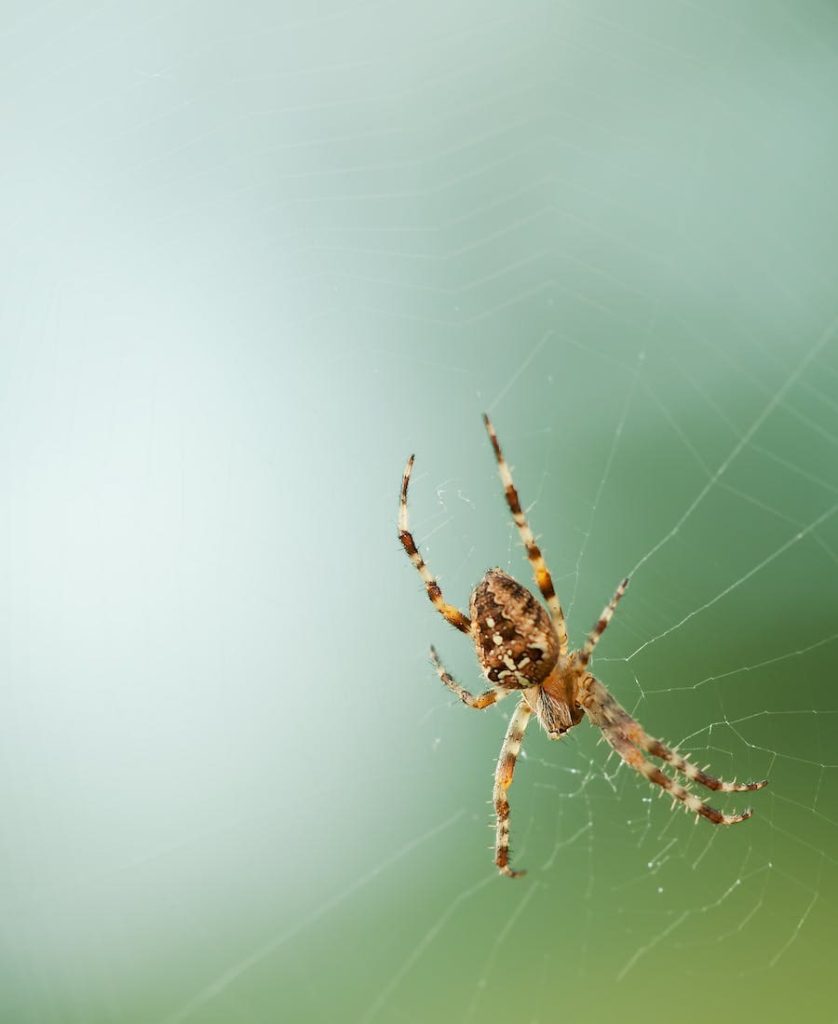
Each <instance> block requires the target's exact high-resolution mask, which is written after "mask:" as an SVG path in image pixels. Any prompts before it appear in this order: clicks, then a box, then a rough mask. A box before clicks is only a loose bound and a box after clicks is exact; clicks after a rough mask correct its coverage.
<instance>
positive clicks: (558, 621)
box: [483, 413, 567, 654]
mask: <svg viewBox="0 0 838 1024" xmlns="http://www.w3.org/2000/svg"><path fill="white" fill-rule="evenodd" d="M483 422H484V423H485V424H486V430H487V431H488V432H489V440H490V441H491V442H492V448H493V449H494V452H495V458H496V459H497V463H498V472H499V473H500V478H501V482H502V483H503V491H504V494H505V495H506V503H507V505H509V511H510V512H511V513H512V518H513V519H514V520H515V525H516V526H517V527H518V533H519V534H520V535H521V540H522V541H523V544H524V547H525V548H526V549H527V558H528V559H529V560H530V565H531V566H532V571H533V575H534V576H535V582H536V583H537V584H538V589H539V590H540V591H541V594H542V596H543V598H544V600H545V601H546V602H547V607H548V608H549V609H550V615H551V617H552V619H553V626H554V628H555V630H556V636H557V637H558V640H559V651H560V652H561V653H562V654H567V626H566V625H565V619H564V612H563V611H562V606H561V604H560V603H559V599H558V597H557V596H556V589H555V587H554V586H553V577H552V576H551V575H550V570H549V569H548V568H547V564H546V563H545V561H544V557H543V556H542V554H541V549H540V548H539V546H538V545H537V544H536V542H535V537H534V536H533V532H532V530H531V529H530V524H529V523H528V522H527V517H526V516H525V515H524V512H523V509H522V508H521V502H520V500H519V498H518V492H517V491H516V490H515V485H514V484H513V482H512V474H511V473H510V471H509V466H508V465H507V462H506V459H505V458H504V457H503V452H502V451H501V448H500V442H499V441H498V437H497V434H496V433H495V428H494V427H493V426H492V421H491V420H490V419H489V417H488V416H487V415H486V414H485V413H484V414H483Z"/></svg>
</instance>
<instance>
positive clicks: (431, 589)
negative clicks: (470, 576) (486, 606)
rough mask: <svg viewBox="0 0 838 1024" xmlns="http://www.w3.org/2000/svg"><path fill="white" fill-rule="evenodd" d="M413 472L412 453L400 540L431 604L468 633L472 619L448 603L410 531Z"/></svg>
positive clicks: (402, 495)
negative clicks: (409, 517)
mask: <svg viewBox="0 0 838 1024" xmlns="http://www.w3.org/2000/svg"><path fill="white" fill-rule="evenodd" d="M412 472H413V456H412V455H411V456H410V458H409V459H408V460H407V465H406V466H405V468H404V474H403V476H402V487H401V491H400V493H399V540H400V541H401V544H402V547H403V548H404V550H405V553H406V554H407V557H408V558H409V559H410V561H411V563H412V564H413V567H414V568H415V569H416V571H417V572H418V573H419V575H420V576H421V577H422V582H423V583H424V584H425V590H426V591H427V593H428V598H429V599H430V602H431V604H432V605H433V606H434V608H436V610H437V611H438V612H439V614H440V615H441V616H442V617H443V618H444V619H445V621H446V622H449V623H450V624H451V625H452V626H453V627H454V628H455V629H459V631H460V632H461V633H468V632H470V630H471V619H469V617H468V616H467V615H463V613H462V612H461V611H460V610H459V609H458V608H455V607H454V605H453V604H448V602H447V601H446V600H445V599H444V598H443V596H442V591H441V590H440V587H439V584H438V583H437V581H436V579H435V578H434V576H433V573H432V572H431V570H430V569H429V568H428V566H427V565H426V564H425V559H424V558H423V557H422V555H421V553H420V551H419V548H418V547H417V546H416V541H415V540H414V539H413V534H412V533H411V532H410V523H409V522H408V516H407V488H408V486H409V484H410V474H411V473H412Z"/></svg>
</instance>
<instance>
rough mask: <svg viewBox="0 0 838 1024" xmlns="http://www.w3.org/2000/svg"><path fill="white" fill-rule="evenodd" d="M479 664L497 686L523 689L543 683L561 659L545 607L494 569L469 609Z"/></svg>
mask: <svg viewBox="0 0 838 1024" xmlns="http://www.w3.org/2000/svg"><path fill="white" fill-rule="evenodd" d="M469 609H470V615H471V632H472V636H473V637H474V645H475V648H476V650H477V660H478V661H479V662H480V665H481V667H482V669H483V672H484V674H485V676H486V678H487V679H488V680H489V682H490V683H492V684H493V685H494V686H502V687H505V688H508V689H513V690H521V689H526V688H527V687H529V686H535V685H538V684H540V683H542V682H543V681H544V680H545V679H546V678H547V677H548V676H549V675H550V673H551V672H552V671H553V669H554V668H555V666H556V663H557V661H558V659H559V642H558V639H557V637H556V633H555V630H554V629H553V625H552V623H551V622H550V618H549V616H548V615H547V613H546V612H545V610H544V608H543V607H542V606H541V604H539V602H538V601H537V600H536V599H535V597H533V595H532V594H531V593H530V592H529V590H527V588H526V587H522V586H521V584H520V583H518V582H517V580H514V579H513V578H512V577H511V576H510V575H509V574H508V573H506V572H504V571H503V569H490V570H489V571H488V572H487V573H486V575H485V576H484V577H483V579H482V580H481V581H480V582H479V583H478V584H477V586H476V587H475V588H474V591H473V592H472V595H471V601H470V605H469Z"/></svg>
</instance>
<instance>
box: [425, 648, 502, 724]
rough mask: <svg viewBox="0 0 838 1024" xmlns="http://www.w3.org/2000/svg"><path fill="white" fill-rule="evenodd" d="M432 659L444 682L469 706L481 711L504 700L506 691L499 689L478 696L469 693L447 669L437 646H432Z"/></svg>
mask: <svg viewBox="0 0 838 1024" xmlns="http://www.w3.org/2000/svg"><path fill="white" fill-rule="evenodd" d="M431 661H432V662H433V664H434V668H435V669H436V674H437V675H438V676H439V678H440V679H441V680H442V682H443V683H444V684H445V685H446V686H447V687H448V689H449V690H450V691H451V692H452V693H454V694H456V695H457V696H458V697H459V698H460V700H461V701H462V702H463V704H465V705H466V706H467V707H470V708H475V710H477V711H481V710H482V709H483V708H488V707H491V705H492V704H495V703H497V701H499V700H502V699H503V698H504V697H505V696H506V693H504V692H502V691H498V690H486V691H485V692H484V693H481V694H480V695H479V696H477V697H475V696H474V694H471V693H469V692H468V690H466V689H464V688H463V687H462V686H460V684H459V683H458V682H457V680H456V679H454V678H453V677H452V676H450V675H449V674H448V673H447V672H446V671H445V668H444V666H443V664H442V662H441V661H440V660H439V655H438V654H437V653H436V648H435V647H432V648H431ZM508 692H509V691H507V693H508Z"/></svg>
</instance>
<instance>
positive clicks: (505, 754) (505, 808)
mask: <svg viewBox="0 0 838 1024" xmlns="http://www.w3.org/2000/svg"><path fill="white" fill-rule="evenodd" d="M531 714H532V708H531V707H530V706H529V704H528V703H527V701H526V699H525V698H524V697H522V698H521V700H520V701H519V702H518V706H517V707H516V708H515V711H514V712H513V714H512V718H510V719H509V726H508V727H507V730H506V736H505V737H504V739H503V746H502V747H501V748H500V756H499V757H498V764H497V768H496V769H495V786H494V789H493V791H492V801H493V803H494V806H495V815H496V819H497V824H496V828H495V864H497V866H498V871H500V873H501V874H502V875H506V876H507V878H518V877H519V876H520V875H523V874H526V872H525V871H513V870H512V868H511V867H510V866H509V800H508V799H507V796H506V791H507V790H508V789H509V787H510V786H511V785H512V778H513V776H514V774H515V762H516V761H517V760H518V753H519V752H520V750H521V742H522V740H523V739H524V732H525V731H526V728H527V723H528V722H529V720H530V715H531Z"/></svg>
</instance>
